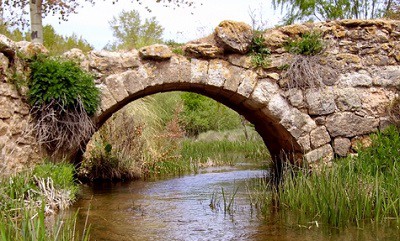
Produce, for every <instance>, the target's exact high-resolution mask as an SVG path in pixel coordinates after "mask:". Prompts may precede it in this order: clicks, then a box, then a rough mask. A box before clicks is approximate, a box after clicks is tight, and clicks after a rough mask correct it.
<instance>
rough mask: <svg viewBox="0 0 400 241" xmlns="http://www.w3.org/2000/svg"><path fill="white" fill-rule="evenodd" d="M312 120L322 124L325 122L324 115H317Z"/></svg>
mask: <svg viewBox="0 0 400 241" xmlns="http://www.w3.org/2000/svg"><path fill="white" fill-rule="evenodd" d="M314 121H315V123H316V124H317V125H319V126H323V125H325V123H326V117H325V116H318V117H315V118H314Z"/></svg>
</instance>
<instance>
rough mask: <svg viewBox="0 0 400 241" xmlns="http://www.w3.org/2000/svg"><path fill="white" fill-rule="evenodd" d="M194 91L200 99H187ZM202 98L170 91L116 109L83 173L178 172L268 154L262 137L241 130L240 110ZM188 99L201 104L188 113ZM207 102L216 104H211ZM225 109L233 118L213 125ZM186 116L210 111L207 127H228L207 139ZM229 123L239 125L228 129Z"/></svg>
mask: <svg viewBox="0 0 400 241" xmlns="http://www.w3.org/2000/svg"><path fill="white" fill-rule="evenodd" d="M182 96H185V98H183V97H182ZM191 96H194V97H196V98H195V99H194V100H190V99H188V98H189V97H191ZM182 98H183V99H182ZM204 98H206V97H202V98H200V97H199V96H198V95H188V94H186V95H184V94H183V93H181V92H171V93H162V94H157V95H153V96H148V97H145V98H142V99H140V100H136V101H134V102H132V103H130V104H129V105H127V106H126V107H125V108H123V109H122V110H121V111H119V112H117V113H115V114H114V115H113V116H112V117H111V118H110V119H109V120H108V121H107V122H106V123H105V124H104V125H103V126H102V127H101V128H100V130H99V131H98V132H97V133H96V134H95V135H94V137H93V138H92V140H91V142H90V143H89V145H88V148H87V153H86V154H85V161H84V162H83V163H82V168H81V169H80V171H79V175H80V177H81V178H83V179H86V180H90V181H94V180H129V179H132V178H137V177H153V176H165V175H180V174H183V173H188V172H192V171H196V170H197V169H198V168H199V167H201V166H204V165H211V164H212V165H222V164H233V163H235V162H237V161H238V160H239V159H243V158H244V159H246V158H249V159H255V158H263V159H267V158H268V152H267V151H266V148H265V146H264V144H263V142H262V140H261V139H260V138H259V137H257V138H255V137H254V136H255V135H254V133H256V132H255V131H254V130H253V132H252V133H253V135H250V137H249V138H248V139H246V138H245V137H244V132H243V131H242V130H240V131H237V129H238V128H237V127H241V125H240V123H241V122H242V120H241V118H240V116H239V115H237V114H236V113H235V112H234V111H233V110H230V109H227V108H226V107H224V106H222V105H221V104H219V105H216V104H215V103H214V102H215V101H213V100H211V99H208V98H207V100H206V101H205V102H204V103H203V102H202V101H204ZM184 100H185V101H186V102H184ZM185 103H186V104H187V105H189V103H190V106H192V107H193V106H197V107H196V108H194V107H193V108H192V110H191V111H190V113H189V114H188V113H187V112H188V111H189V110H188V109H187V108H186V109H185V106H184V104H185ZM210 103H212V104H210ZM208 104H210V105H212V107H213V108H211V107H207V106H208ZM199 113H201V115H200V114H199ZM224 113H225V114H226V113H229V115H226V116H225V117H224V118H225V119H224V120H226V119H230V121H229V122H228V121H225V124H224V125H221V124H215V123H214V124H213V125H210V124H209V123H210V122H216V121H215V120H216V119H221V118H219V117H220V116H222V115H224ZM197 114H199V115H197ZM185 115H188V116H189V115H190V116H191V117H193V116H196V117H197V118H200V119H203V117H204V116H207V121H206V122H207V123H208V124H207V125H206V126H207V128H206V129H210V128H211V127H212V128H216V129H218V128H220V129H223V130H225V131H221V130H219V129H218V130H216V131H215V130H214V131H209V133H210V135H209V136H208V137H206V138H204V137H202V136H204V135H205V134H207V133H201V134H200V135H199V136H197V137H196V136H191V137H190V138H189V137H188V133H187V129H188V127H187V126H185V125H186V124H188V123H189V122H188V121H187V120H188V118H189V117H187V118H185V117H184V116H185ZM210 116H212V118H211V117H210ZM204 118H205V117H204ZM189 119H190V118H189ZM196 123H197V122H196ZM197 124H198V123H197ZM229 125H232V129H233V128H234V127H235V128H236V129H235V130H226V129H229V128H228V127H229ZM195 126H196V125H193V126H192V127H190V128H189V129H193V128H195ZM249 128H250V127H246V129H249ZM232 133H234V134H232ZM238 133H240V134H238ZM189 134H190V133H189ZM246 134H247V133H246ZM212 136H222V137H223V138H220V139H216V138H214V137H212ZM202 138H203V139H202ZM210 140H213V141H211V142H210ZM210 163H211V164H210Z"/></svg>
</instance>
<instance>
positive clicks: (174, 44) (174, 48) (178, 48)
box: [165, 40, 184, 55]
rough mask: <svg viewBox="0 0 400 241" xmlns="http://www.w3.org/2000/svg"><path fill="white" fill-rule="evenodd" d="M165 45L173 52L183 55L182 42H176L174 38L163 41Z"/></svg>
mask: <svg viewBox="0 0 400 241" xmlns="http://www.w3.org/2000/svg"><path fill="white" fill-rule="evenodd" d="M165 44H166V45H168V47H170V48H171V49H172V52H173V53H175V54H179V55H184V52H183V48H182V47H183V45H184V44H182V43H177V42H175V41H174V40H168V41H166V42H165Z"/></svg>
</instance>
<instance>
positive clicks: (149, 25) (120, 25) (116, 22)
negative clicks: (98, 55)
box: [106, 10, 164, 50]
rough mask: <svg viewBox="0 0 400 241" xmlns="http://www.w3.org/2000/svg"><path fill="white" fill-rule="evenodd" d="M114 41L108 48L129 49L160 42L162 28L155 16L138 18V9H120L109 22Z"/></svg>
mask: <svg viewBox="0 0 400 241" xmlns="http://www.w3.org/2000/svg"><path fill="white" fill-rule="evenodd" d="M109 24H110V27H111V29H112V30H113V34H114V37H115V38H116V41H115V42H113V43H112V44H109V45H108V46H106V48H108V49H112V50H115V49H131V48H140V47H143V46H146V45H151V44H154V43H160V42H162V38H161V37H162V34H163V31H164V28H163V27H162V26H161V25H160V24H159V23H158V21H157V20H156V18H155V17H152V18H150V19H145V20H144V22H143V21H142V20H141V19H140V15H139V12H138V11H135V10H131V11H122V12H121V13H120V14H119V15H118V17H113V19H112V20H111V21H110V22H109Z"/></svg>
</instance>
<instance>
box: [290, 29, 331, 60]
mask: <svg viewBox="0 0 400 241" xmlns="http://www.w3.org/2000/svg"><path fill="white" fill-rule="evenodd" d="M285 48H286V50H287V51H288V52H290V53H293V54H301V55H316V54H319V53H321V52H322V50H324V42H323V40H322V35H321V34H320V33H319V32H306V33H304V34H303V35H302V36H301V38H299V39H295V40H293V39H289V40H288V41H287V43H286V46H285Z"/></svg>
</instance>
